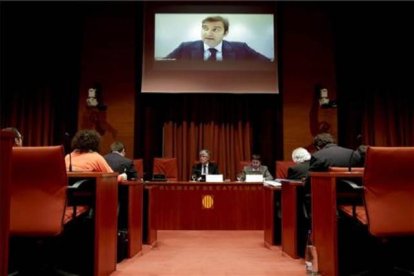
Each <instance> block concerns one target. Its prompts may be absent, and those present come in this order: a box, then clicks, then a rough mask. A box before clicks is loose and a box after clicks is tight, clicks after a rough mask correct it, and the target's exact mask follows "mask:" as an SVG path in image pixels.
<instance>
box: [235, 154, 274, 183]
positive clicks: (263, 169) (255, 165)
mask: <svg viewBox="0 0 414 276" xmlns="http://www.w3.org/2000/svg"><path fill="white" fill-rule="evenodd" d="M242 174H243V176H242V178H243V179H246V175H247V174H259V175H263V179H264V180H273V176H272V174H271V173H270V172H269V169H268V168H267V166H264V165H262V158H261V156H260V155H259V154H253V155H252V160H251V163H250V165H249V166H244V168H243V171H242Z"/></svg>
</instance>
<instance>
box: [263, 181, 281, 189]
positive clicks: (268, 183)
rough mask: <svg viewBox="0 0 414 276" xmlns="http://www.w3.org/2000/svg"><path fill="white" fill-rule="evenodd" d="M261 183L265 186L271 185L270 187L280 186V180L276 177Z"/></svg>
mask: <svg viewBox="0 0 414 276" xmlns="http://www.w3.org/2000/svg"><path fill="white" fill-rule="evenodd" d="M263 185H265V186H272V187H281V186H282V182H280V181H278V179H275V180H266V181H264V182H263Z"/></svg>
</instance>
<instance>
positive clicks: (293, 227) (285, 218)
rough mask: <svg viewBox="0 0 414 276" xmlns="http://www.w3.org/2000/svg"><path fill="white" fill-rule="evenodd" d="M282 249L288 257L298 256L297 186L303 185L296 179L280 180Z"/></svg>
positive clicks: (295, 257)
mask: <svg viewBox="0 0 414 276" xmlns="http://www.w3.org/2000/svg"><path fill="white" fill-rule="evenodd" d="M281 182H282V195H281V208H282V251H283V252H285V253H287V254H288V255H289V256H290V257H292V258H294V259H297V258H299V250H298V245H299V242H298V239H299V237H298V235H299V231H300V229H299V223H298V215H299V210H298V188H300V187H303V185H304V183H303V182H302V181H297V180H288V179H286V180H282V181H281Z"/></svg>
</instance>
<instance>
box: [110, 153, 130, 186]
mask: <svg viewBox="0 0 414 276" xmlns="http://www.w3.org/2000/svg"><path fill="white" fill-rule="evenodd" d="M104 158H105V160H106V162H108V165H109V166H110V167H111V168H112V170H113V171H114V172H118V173H120V174H121V173H124V172H125V173H126V174H127V176H128V180H129V179H132V178H137V169H136V168H135V166H134V162H133V161H132V160H131V159H128V158H126V157H124V156H122V155H120V154H118V153H114V152H111V153H108V154H107V155H105V156H104Z"/></svg>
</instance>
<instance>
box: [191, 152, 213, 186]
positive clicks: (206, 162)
mask: <svg viewBox="0 0 414 276" xmlns="http://www.w3.org/2000/svg"><path fill="white" fill-rule="evenodd" d="M198 156H199V162H198V163H197V164H195V165H194V166H193V167H192V170H191V175H192V177H191V178H192V179H194V180H198V181H200V180H201V181H205V176H206V175H207V174H220V172H219V168H218V166H217V164H216V163H212V162H210V151H209V150H206V149H203V150H201V151H200V153H199V155H198Z"/></svg>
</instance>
